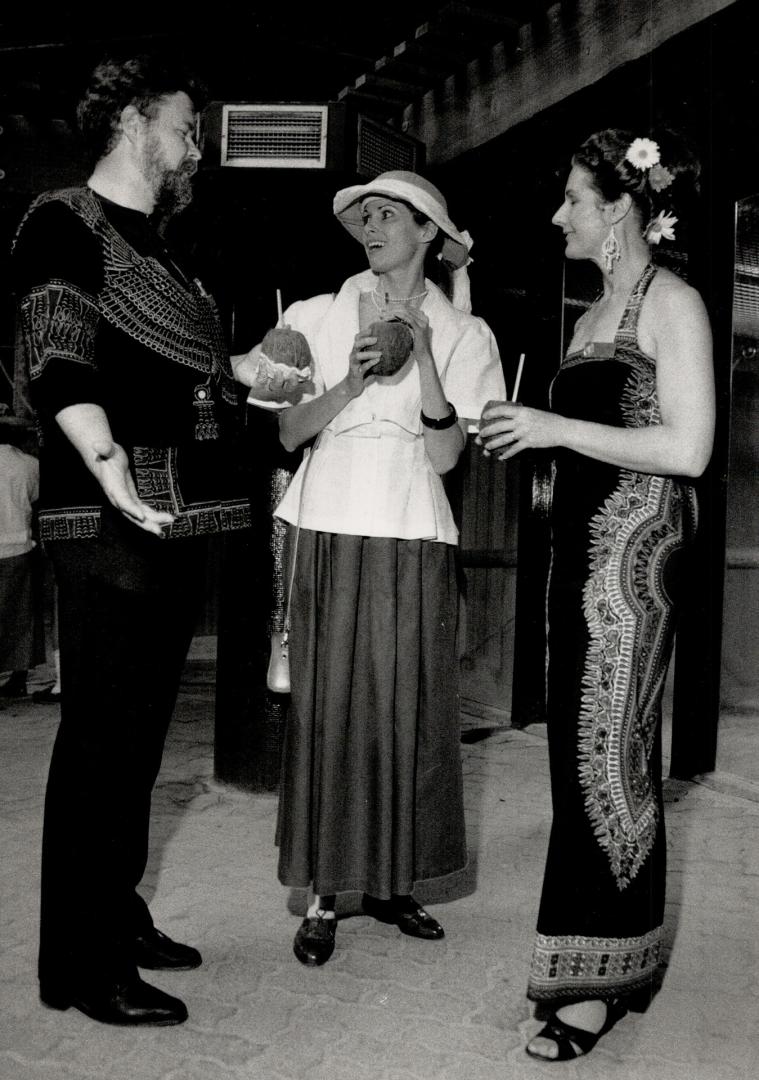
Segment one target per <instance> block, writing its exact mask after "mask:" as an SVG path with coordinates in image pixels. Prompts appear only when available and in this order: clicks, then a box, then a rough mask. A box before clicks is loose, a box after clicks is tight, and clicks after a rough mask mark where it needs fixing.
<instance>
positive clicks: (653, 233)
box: [645, 210, 677, 244]
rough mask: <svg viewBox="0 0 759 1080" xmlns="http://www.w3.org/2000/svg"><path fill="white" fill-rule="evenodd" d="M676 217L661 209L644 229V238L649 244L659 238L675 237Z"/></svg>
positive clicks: (657, 240)
mask: <svg viewBox="0 0 759 1080" xmlns="http://www.w3.org/2000/svg"><path fill="white" fill-rule="evenodd" d="M676 224H677V218H676V217H675V215H674V214H666V213H665V212H664V211H663V210H661V211H660V212H659V213H658V214H657V215H656V217H655V218H654V220H653V221H652V222H651V224H650V225H649V226H648V228H647V229H646V234H645V238H646V240H647V241H648V243H649V244H658V243H659V242H660V241H661V240H674V239H675V225H676Z"/></svg>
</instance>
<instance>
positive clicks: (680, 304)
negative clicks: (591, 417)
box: [478, 283, 714, 476]
mask: <svg viewBox="0 0 759 1080" xmlns="http://www.w3.org/2000/svg"><path fill="white" fill-rule="evenodd" d="M655 314H656V318H655V323H656V328H655V330H654V331H652V336H653V338H654V344H655V351H656V378H657V391H658V398H659V410H660V417H661V419H660V423H659V424H654V425H651V426H650V427H642V428H623V427H612V426H610V425H606V424H596V423H591V422H589V421H586V420H574V419H571V418H569V417H565V416H559V415H557V414H555V413H548V412H543V411H541V410H539V409H530V408H526V407H524V406H521V405H515V404H512V403H510V402H489V403H488V405H486V407H485V409H484V411H483V414H482V422H481V426H480V434H479V437H478V441H479V442H481V443H482V445H483V446H484V447H485V448H486V450H487V451H488V452H489V453H494V452H495V453H497V456H498V458H499V460H505V459H506V458H510V457H513V456H514V455H515V454H518V453H519V452H520V451H521V450H526V449H534V448H538V447H550V446H564V447H567V448H568V449H570V450H575V451H576V452H577V453H579V454H585V455H586V456H587V457H592V458H595V459H597V460H598V461H605V462H608V463H609V464H611V465H619V466H620V467H622V468H626V469H634V470H636V471H638V472H648V473H658V474H663V475H675V476H700V474H701V473H702V472H703V471H704V469H705V468H706V466H707V464H708V462H709V458H710V456H711V450H712V441H713V435H714V377H713V369H712V339H711V330H710V328H709V320H708V317H707V314H706V309H705V308H704V304H703V301H702V300H701V297H700V296H699V295H698V293H697V292H696V291H695V290H694V289H691V288H689V287H687V286H685V285H683V284H682V283H680V284H679V285H678V287H674V288H671V287H668V288H665V289H662V291H661V293H660V295H659V297H658V302H657V307H656V312H655Z"/></svg>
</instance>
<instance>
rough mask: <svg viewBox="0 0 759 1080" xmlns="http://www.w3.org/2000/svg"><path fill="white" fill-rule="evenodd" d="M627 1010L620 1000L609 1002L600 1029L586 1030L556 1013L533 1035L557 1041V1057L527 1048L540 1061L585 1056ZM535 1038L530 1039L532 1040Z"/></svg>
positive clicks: (564, 1059) (536, 1037) (537, 1037)
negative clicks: (567, 1021) (564, 1019)
mask: <svg viewBox="0 0 759 1080" xmlns="http://www.w3.org/2000/svg"><path fill="white" fill-rule="evenodd" d="M626 1012H627V1009H626V1008H625V1007H624V1005H620V1004H619V1002H617V1001H609V1002H607V1003H606V1019H605V1020H604V1022H603V1026H602V1027H601V1029H600V1031H586V1030H585V1029H584V1028H576V1027H572V1025H571V1024H566V1023H565V1022H564V1021H563V1020H560V1019H559V1017H558V1016H557V1015H556V1014H555V1013H554V1015H553V1016H552V1017H551V1018H550V1020H549V1021H548V1023H547V1024H546V1025H545V1027H542V1028H541V1029H540V1031H539V1032H538V1033H537V1035H534V1036H533V1039H549V1040H550V1041H551V1042H555V1043H556V1045H557V1047H558V1048H559V1052H558V1054H557V1055H556V1057H547V1056H546V1055H545V1054H537V1053H536V1052H535V1051H534V1050H530V1047H529V1045H527V1046H526V1047H525V1050H526V1051H527V1053H528V1054H529V1055H530V1057H534V1058H537V1059H538V1061H572V1060H573V1059H574V1058H578V1057H584V1056H585V1055H586V1054H589V1053H590V1051H591V1050H592V1049H593V1047H594V1046H595V1045H596V1043H597V1042H598V1040H599V1039H600V1038H601V1036H602V1035H605V1034H606V1033H607V1031H611V1029H612V1028H613V1027H614V1025H615V1024H616V1023H617V1021H618V1020H621V1019H622V1017H623V1016H624V1015H625V1013H626ZM533 1039H530V1042H532V1041H533Z"/></svg>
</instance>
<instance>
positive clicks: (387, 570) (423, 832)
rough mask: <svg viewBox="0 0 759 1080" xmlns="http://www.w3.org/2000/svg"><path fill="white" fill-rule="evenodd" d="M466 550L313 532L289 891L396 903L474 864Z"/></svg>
mask: <svg viewBox="0 0 759 1080" xmlns="http://www.w3.org/2000/svg"><path fill="white" fill-rule="evenodd" d="M457 610H458V590H457V583H456V572H455V549H454V548H453V547H451V546H450V545H447V544H438V543H433V542H429V541H422V540H394V539H388V538H383V537H357V536H343V535H336V534H325V533H315V532H311V531H308V530H301V533H300V539H299V542H298V552H297V559H296V579H295V586H294V589H293V599H292V609H291V611H292V618H291V623H292V638H291V644H290V664H291V679H292V701H291V709H290V715H289V718H288V726H287V734H286V739H285V748H284V763H283V774H282V786H281V795H280V815H279V823H278V830H277V831H278V842H279V845H280V858H279V879H280V881H281V882H282V883H283V884H284V885H291V886H300V887H306V886H309V885H312V886H313V888H314V891H315V892H317V893H319V894H321V895H325V894H331V893H336V892H344V891H352V890H359V891H364V892H368V893H371V894H372V895H373V896H378V897H383V898H387V897H389V896H390V895H391V894H392V893H410V892H411V891H412V890H413V888H414V885H415V883H418V882H420V881H425V880H430V879H433V878H440V877H443V876H445V875H449V874H452V873H454V872H455V871H457V870H460V869H461V868H462V867H464V866H465V864H466V858H467V856H466V840H465V833H464V810H463V800H462V779H461V758H460V750H459V723H460V721H459V697H458V665H457V662H456V621H457Z"/></svg>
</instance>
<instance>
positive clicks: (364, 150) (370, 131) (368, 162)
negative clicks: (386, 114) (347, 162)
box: [356, 116, 420, 179]
mask: <svg viewBox="0 0 759 1080" xmlns="http://www.w3.org/2000/svg"><path fill="white" fill-rule="evenodd" d="M419 155H420V147H419V144H418V143H417V142H416V141H415V140H413V139H410V138H409V137H408V136H407V135H402V134H401V133H400V132H395V131H393V130H392V128H388V127H385V126H384V125H382V124H378V123H376V121H374V120H370V119H368V118H367V117H366V116H359V118H358V149H357V153H356V171H357V172H358V174H359V176H366V177H368V178H369V179H371V178H372V177H374V176H378V175H379V174H380V173H383V172H389V171H390V170H391V169H407V170H410V171H411V172H416V171H417V170H418V169H419V168H420V161H419Z"/></svg>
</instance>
